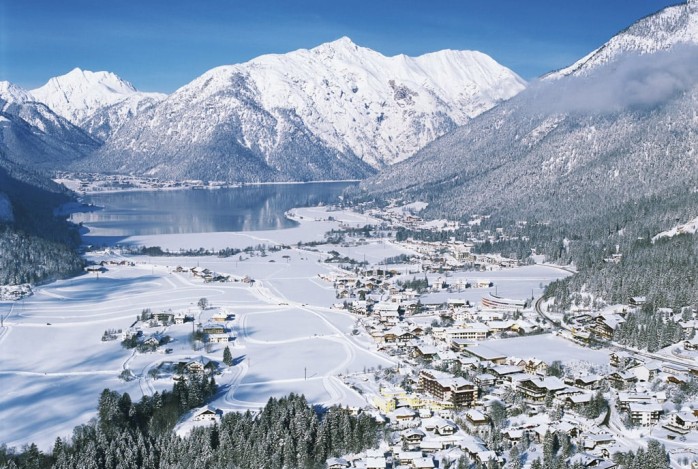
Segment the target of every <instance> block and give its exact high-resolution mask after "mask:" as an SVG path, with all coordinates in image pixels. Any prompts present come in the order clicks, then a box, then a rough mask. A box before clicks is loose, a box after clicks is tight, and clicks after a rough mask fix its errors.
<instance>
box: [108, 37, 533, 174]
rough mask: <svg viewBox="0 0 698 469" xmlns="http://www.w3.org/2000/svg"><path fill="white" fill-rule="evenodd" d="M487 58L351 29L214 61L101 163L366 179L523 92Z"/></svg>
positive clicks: (143, 118) (112, 145) (111, 144)
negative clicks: (384, 46)
mask: <svg viewBox="0 0 698 469" xmlns="http://www.w3.org/2000/svg"><path fill="white" fill-rule="evenodd" d="M524 87H525V83H524V81H523V80H522V79H521V78H520V77H518V76H517V75H516V74H515V73H513V72H512V71H511V70H509V69H507V68H505V67H503V66H501V65H499V64H498V63H496V62H495V61H494V60H492V59H491V58H490V57H488V56H486V55H484V54H481V53H479V52H471V51H451V50H446V51H441V52H434V53H430V54H426V55H423V56H420V57H407V56H404V55H399V56H395V57H385V56H383V55H381V54H380V53H378V52H375V51H373V50H370V49H367V48H364V47H360V46H357V45H356V44H354V43H353V42H351V40H349V39H348V38H341V39H339V40H337V41H334V42H330V43H327V44H323V45H320V46H318V47H316V48H314V49H310V50H305V49H301V50H297V51H294V52H290V53H288V54H282V55H265V56H261V57H258V58H256V59H253V60H251V61H249V62H247V63H243V64H238V65H229V66H223V67H218V68H215V69H212V70H210V71H208V72H206V73H205V74H204V75H202V76H201V77H199V78H197V79H195V80H194V81H193V82H191V83H189V84H188V85H186V86H184V87H182V88H180V89H179V90H177V91H176V92H175V93H173V94H172V95H170V96H169V97H168V98H167V99H166V100H164V101H162V102H161V103H160V104H158V105H157V106H154V107H152V108H150V109H147V110H145V111H144V112H143V113H142V114H140V115H138V116H136V117H135V118H134V119H132V120H131V121H129V122H128V123H127V124H125V125H124V126H123V127H122V128H121V129H120V130H119V131H118V132H116V133H115V134H114V135H113V136H112V137H111V138H110V139H109V140H108V142H107V144H106V145H105V147H104V148H103V149H102V150H101V151H100V156H101V157H100V158H98V164H99V165H100V166H102V167H104V165H105V164H106V165H109V166H108V167H110V169H113V170H118V171H136V172H148V173H150V174H157V175H166V176H169V177H200V178H210V179H228V178H232V179H234V180H245V179H250V178H251V179H258V177H259V176H257V175H254V174H250V175H249V177H248V176H247V175H245V174H244V171H241V169H244V168H241V167H240V166H239V165H240V164H242V166H243V167H247V168H248V169H249V170H252V168H253V167H258V168H257V169H260V168H266V170H264V171H263V172H264V173H265V174H266V175H265V176H263V177H267V176H269V175H276V176H275V177H277V178H280V179H286V178H290V179H301V180H304V179H310V178H312V179H318V178H319V179H336V178H347V177H364V176H365V175H367V174H369V173H370V172H371V171H373V169H372V168H381V167H384V166H386V165H389V164H392V163H394V162H397V161H401V160H403V159H405V158H407V157H409V156H411V155H412V154H414V153H415V152H416V151H417V150H418V149H419V148H421V147H422V146H424V145H426V144H427V143H428V142H430V141H432V140H434V139H435V138H437V137H439V136H441V135H443V134H445V133H446V132H448V131H450V130H453V129H454V128H456V127H457V126H458V125H461V124H464V123H466V122H467V121H468V120H469V119H470V118H472V117H474V116H476V115H478V114H480V113H481V112H483V111H485V110H487V109H490V108H491V107H492V106H494V105H496V104H497V103H499V102H501V101H503V100H506V99H508V98H510V97H512V96H514V95H515V94H516V93H518V92H519V91H521V90H522V89H524Z"/></svg>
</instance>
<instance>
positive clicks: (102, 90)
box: [29, 68, 166, 141]
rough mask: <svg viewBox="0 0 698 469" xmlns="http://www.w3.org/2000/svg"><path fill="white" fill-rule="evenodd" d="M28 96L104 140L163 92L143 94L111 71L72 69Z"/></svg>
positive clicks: (156, 99)
mask: <svg viewBox="0 0 698 469" xmlns="http://www.w3.org/2000/svg"><path fill="white" fill-rule="evenodd" d="M29 95H30V96H31V98H32V99H33V100H35V101H38V102H41V103H44V104H45V105H47V106H48V107H49V108H51V110H52V111H53V112H55V113H56V114H58V115H60V116H62V117H64V118H66V119H67V120H69V121H70V122H72V123H73V124H75V125H77V126H79V127H81V128H82V129H84V130H85V131H87V132H88V133H90V134H91V135H93V136H94V137H96V138H98V139H100V140H102V141H104V140H106V139H107V138H108V137H109V136H110V135H111V134H112V133H113V132H114V131H116V130H117V129H118V128H119V127H121V126H122V125H123V124H124V122H126V121H128V120H130V119H131V118H133V117H134V116H135V115H137V114H138V113H139V112H142V111H143V110H144V109H147V108H148V107H150V106H153V105H155V104H156V103H158V102H160V101H162V100H163V99H164V98H165V97H166V95H164V94H162V93H143V92H140V91H138V90H136V88H134V86H133V85H132V84H131V83H129V82H127V81H125V80H123V79H121V78H119V77H118V76H116V75H115V74H113V73H111V72H91V71H87V70H81V69H79V68H75V69H73V70H72V71H70V72H68V73H67V74H65V75H61V76H58V77H54V78H51V79H50V80H49V81H48V82H47V83H46V84H45V85H44V86H42V87H40V88H37V89H34V90H31V91H30V92H29Z"/></svg>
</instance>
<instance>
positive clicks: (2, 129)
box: [0, 82, 99, 170]
mask: <svg viewBox="0 0 698 469" xmlns="http://www.w3.org/2000/svg"><path fill="white" fill-rule="evenodd" d="M98 146H99V142H98V141H96V140H95V139H93V138H92V137H90V136H89V135H88V134H87V133H86V132H84V131H83V130H82V129H81V128H79V127H77V126H75V125H73V124H72V123H70V122H69V121H68V120H67V119H65V118H63V117H61V116H59V115H57V114H56V113H54V112H53V111H52V110H51V109H49V107H48V106H46V105H45V104H43V103H39V102H36V101H34V100H33V97H32V96H31V94H30V93H29V92H28V91H26V90H24V89H22V88H21V87H18V86H16V85H14V84H12V83H9V82H0V159H3V160H6V161H11V162H13V163H15V164H18V165H22V166H25V167H27V168H31V169H32V170H36V169H47V170H52V169H60V168H61V166H63V167H66V166H68V165H69V164H71V163H72V162H73V161H74V160H76V159H80V158H83V157H85V156H86V155H88V154H91V153H92V152H93V151H94V150H95V149H97V147H98Z"/></svg>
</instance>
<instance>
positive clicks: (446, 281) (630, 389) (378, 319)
mask: <svg viewBox="0 0 698 469" xmlns="http://www.w3.org/2000/svg"><path fill="white" fill-rule="evenodd" d="M373 215H374V216H375V214H373ZM291 216H294V214H291ZM326 217H327V219H334V217H335V215H333V212H332V210H327V212H326ZM300 218H302V217H300ZM314 221H320V219H319V218H316V219H315V220H314ZM384 222H389V224H388V225H387V226H386V225H382V227H381V229H380V230H375V231H372V230H370V229H368V228H367V229H365V230H357V229H356V227H354V228H348V227H347V226H343V228H344V229H345V231H344V233H342V234H341V242H339V243H330V244H323V243H317V242H316V243H311V244H307V245H302V244H301V243H299V244H298V246H297V247H293V248H291V247H290V246H285V247H284V248H283V249H281V250H280V251H279V253H278V255H281V254H282V253H284V252H290V251H296V252H300V253H302V252H307V253H308V254H315V255H317V256H318V257H319V259H318V262H322V263H323V264H325V265H327V264H329V265H330V267H332V268H331V269H329V270H327V271H326V272H323V273H320V274H317V279H318V280H319V281H320V282H322V283H323V284H324V285H326V286H331V288H332V290H333V291H334V297H335V302H334V303H332V305H331V310H335V311H341V312H342V313H349V314H350V315H351V316H352V317H353V318H354V324H353V326H352V330H351V333H350V334H351V336H353V338H355V339H357V340H358V339H360V340H363V341H364V342H363V343H365V344H367V346H368V347H369V348H370V349H371V350H374V351H375V352H377V353H380V354H384V355H385V356H388V357H390V359H391V360H393V362H394V363H395V366H392V367H378V368H374V367H371V368H369V369H364V370H363V371H354V372H345V373H340V378H341V380H342V382H343V383H344V384H345V385H346V386H347V387H349V388H351V389H352V390H353V391H355V392H356V393H357V394H358V395H360V396H361V397H362V399H363V400H364V402H365V404H364V405H357V404H354V405H352V406H351V409H352V411H353V412H355V413H360V412H369V413H371V414H372V415H374V416H375V417H376V418H377V419H379V420H381V421H384V422H385V423H386V425H387V427H388V429H389V432H388V433H387V435H388V436H387V445H386V446H384V447H381V448H380V449H376V450H372V451H369V452H367V453H365V454H358V455H347V456H346V457H344V458H334V459H331V460H328V462H327V464H328V467H332V468H340V467H346V468H349V467H357V468H367V469H373V468H376V469H377V468H381V469H382V468H390V467H392V468H402V467H405V468H407V467H410V468H431V467H444V466H443V464H445V463H448V464H451V463H453V464H455V463H456V462H457V461H461V460H467V461H471V462H477V463H481V464H488V463H489V462H490V461H496V462H497V463H499V464H505V463H512V461H514V460H516V461H520V462H521V467H533V466H532V465H533V464H534V463H535V461H536V460H537V459H538V458H539V457H540V458H543V457H544V452H545V451H547V450H546V448H548V447H549V446H550V445H552V444H553V443H554V445H555V446H556V447H562V448H565V454H567V455H568V462H569V463H570V464H572V463H575V462H578V463H580V464H582V465H583V466H584V467H598V468H604V469H605V468H612V467H615V465H616V463H614V461H613V455H614V454H615V453H619V452H626V451H630V450H635V449H636V448H638V447H641V446H643V445H646V444H647V442H648V441H649V439H653V440H657V441H660V442H661V443H662V444H664V445H665V446H666V447H667V449H669V451H670V454H671V458H672V464H675V465H676V467H688V465H692V466H693V467H695V465H696V464H698V463H696V461H697V460H698V458H697V457H696V455H697V454H698V408H697V405H698V386H697V385H696V377H698V367H696V366H695V357H696V356H697V355H698V352H696V349H698V343H697V342H696V339H694V338H693V337H694V336H695V334H694V329H695V325H696V323H697V321H696V320H695V312H694V311H686V310H685V311H681V312H676V314H674V312H673V311H662V312H661V313H662V315H663V316H662V320H663V321H665V322H667V323H669V322H671V324H672V327H673V328H674V329H672V330H676V331H679V332H677V333H676V339H678V340H676V341H675V342H673V344H672V345H671V346H670V347H666V348H664V349H662V350H659V351H658V352H656V353H649V352H647V351H642V350H637V349H636V350H634V349H632V348H629V347H625V346H623V345H621V344H619V343H615V342H614V341H613V339H614V331H615V329H616V328H617V327H618V326H619V325H620V324H623V323H624V322H625V321H626V320H627V319H628V318H630V317H632V315H634V314H637V312H638V311H639V309H640V308H641V307H642V304H643V298H641V297H634V298H629V299H628V303H627V304H624V305H602V304H596V305H590V306H589V307H585V308H580V309H579V310H577V311H572V312H571V314H567V315H566V316H565V317H564V318H563V317H562V315H559V314H555V313H548V312H546V304H545V302H544V301H543V300H542V297H541V293H542V286H539V287H538V288H533V289H531V290H529V288H530V282H528V283H526V286H525V287H517V288H514V289H512V288H506V287H504V284H505V283H506V280H503V281H500V280H499V279H508V278H509V275H511V274H512V273H513V272H517V273H518V274H519V275H522V272H525V273H524V274H523V275H524V276H526V275H527V273H528V272H535V269H540V268H542V267H541V266H537V265H529V266H521V265H519V264H520V263H519V262H518V261H517V260H516V259H510V258H506V257H503V256H501V255H499V254H495V255H491V254H487V255H481V254H476V253H475V252H474V247H475V246H476V244H477V242H478V240H473V241H468V242H461V241H455V240H453V239H449V240H447V241H439V242H427V241H416V240H413V239H406V240H402V241H397V240H395V239H394V238H392V239H390V238H386V237H385V236H386V235H385V232H387V231H390V230H391V229H394V226H395V224H411V225H412V226H419V224H420V219H419V217H416V216H415V215H413V214H410V213H404V214H402V215H401V214H400V212H398V213H397V214H396V212H390V213H389V221H388V220H386V219H384ZM442 228H448V225H443V226H442ZM341 229H342V228H340V230H337V231H334V230H333V231H332V232H331V233H328V237H335V238H336V237H337V234H338V231H341ZM386 243H390V245H391V246H392V247H393V248H395V247H396V246H399V248H400V250H402V251H403V252H405V253H410V254H402V255H400V256H393V257H391V258H389V259H387V260H384V261H383V262H367V261H357V260H355V258H356V257H358V256H362V257H364V256H366V253H368V254H371V253H373V252H374V251H372V248H377V249H380V245H381V244H386ZM362 247H363V249H362ZM352 250H353V256H354V257H353V258H352V257H351V256H352ZM247 252H248V253H249V252H250V251H249V250H248V251H247ZM252 255H254V254H252ZM257 255H258V256H266V254H264V253H262V252H259V253H257ZM289 258H290V256H289V255H288V254H284V255H283V257H280V259H283V260H287V261H288V260H289ZM268 262H274V259H269V260H268ZM391 262H393V263H391ZM545 268H547V269H550V268H552V267H550V266H546V267H545ZM93 269H94V267H93ZM527 269H528V270H527ZM173 272H174V273H178V274H185V275H189V276H191V277H192V278H193V279H196V280H197V281H199V282H202V283H212V282H219V283H220V282H235V283H239V284H241V285H243V284H244V285H248V286H251V285H254V284H255V280H254V279H252V278H251V277H250V276H249V275H244V276H243V275H238V276H234V275H230V274H224V273H219V272H215V271H214V270H210V269H207V268H203V267H198V266H197V267H192V268H187V269H185V268H183V267H181V266H177V267H175V268H173ZM528 275H530V273H529V274H528ZM500 286H501V287H502V289H503V290H505V291H507V292H518V293H519V295H518V296H517V295H509V296H503V295H502V294H498V291H497V290H498V288H499V287H500ZM532 290H535V291H532ZM204 300H206V299H205V298H202V299H201V301H202V302H203V304H201V303H200V304H199V308H198V309H196V311H195V313H194V314H192V310H191V308H189V309H188V311H186V312H185V311H175V312H173V311H172V310H171V309H170V310H167V311H161V312H150V311H147V312H145V311H144V314H143V316H142V317H141V318H140V320H139V321H137V322H136V323H134V325H132V327H131V328H130V329H129V330H128V331H126V332H125V333H123V337H122V338H123V339H124V340H126V339H129V338H131V337H134V338H137V342H138V344H146V345H149V346H151V348H150V349H148V350H150V351H154V350H158V349H160V351H164V353H171V351H172V349H171V348H169V346H168V344H167V341H166V340H165V341H163V339H164V337H166V335H165V330H164V329H163V328H167V327H168V326H169V325H177V326H181V327H182V328H184V327H186V328H188V329H187V330H189V331H191V338H192V339H191V347H192V349H193V350H194V351H195V352H196V351H197V350H199V351H202V355H199V356H195V355H192V358H190V359H188V360H184V361H182V360H180V361H178V362H177V361H175V362H171V361H166V360H163V361H161V362H160V364H159V365H158V367H156V368H155V367H154V368H150V369H149V372H150V377H153V378H156V377H158V376H159V377H163V376H164V377H173V378H174V379H175V380H177V379H186V376H187V373H210V374H221V373H225V372H226V369H227V370H230V369H233V368H235V367H236V366H240V361H238V360H235V361H233V360H232V359H231V357H230V356H228V357H223V358H221V359H220V360H217V361H216V360H211V359H210V356H211V355H212V354H219V353H221V352H223V350H224V348H223V346H225V348H228V347H232V350H233V351H235V347H240V346H241V344H240V342H243V343H244V340H242V341H240V340H239V337H238V336H239V334H244V331H243V329H244V327H243V326H241V325H240V324H239V321H238V320H237V319H238V318H236V314H235V313H233V312H231V311H229V310H228V309H226V308H209V307H208V304H207V300H206V301H204ZM280 304H281V305H285V304H286V303H285V302H283V303H280ZM244 315H245V312H244V311H242V310H241V311H239V316H242V317H244ZM149 330H150V331H154V332H148V331H149ZM242 348H244V345H242ZM143 350H145V349H143ZM207 356H208V357H209V358H206V357H207ZM224 362H227V364H226V363H224ZM694 408H695V409H696V410H695V411H694ZM222 412H223V411H222V410H221V409H220V408H217V407H216V406H215V405H207V406H205V407H203V408H201V409H200V410H199V411H197V412H194V413H192V414H191V415H190V416H189V423H186V422H185V423H184V424H183V425H182V428H190V427H191V425H196V422H198V424H202V423H203V424H210V423H211V422H215V421H217V420H218V419H220V416H221V415H222ZM516 464H518V463H516ZM511 467H519V466H516V465H513V466H511Z"/></svg>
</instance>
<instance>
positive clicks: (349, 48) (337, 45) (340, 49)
mask: <svg viewBox="0 0 698 469" xmlns="http://www.w3.org/2000/svg"><path fill="white" fill-rule="evenodd" d="M359 48H360V47H359V46H358V45H356V44H355V43H354V42H353V41H352V40H351V39H349V38H348V37H347V36H342V37H340V38H339V39H335V40H334V41H330V42H325V43H323V44H320V45H319V46H316V47H313V48H312V49H310V51H311V52H314V53H316V54H331V55H334V54H335V53H347V54H354V53H356V52H357V51H358V50H359Z"/></svg>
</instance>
